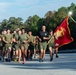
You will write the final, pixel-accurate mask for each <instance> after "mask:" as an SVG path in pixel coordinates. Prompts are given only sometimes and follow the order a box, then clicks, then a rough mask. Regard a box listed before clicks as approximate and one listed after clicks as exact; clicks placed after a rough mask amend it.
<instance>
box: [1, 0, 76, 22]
mask: <svg viewBox="0 0 76 75" xmlns="http://www.w3.org/2000/svg"><path fill="white" fill-rule="evenodd" d="M71 3H75V4H76V0H0V22H1V21H2V20H3V19H9V18H10V17H16V18H17V17H21V18H22V19H23V20H24V21H25V20H26V19H27V18H28V17H29V16H33V15H38V16H40V17H41V18H42V17H44V15H45V14H46V13H47V12H48V11H54V10H56V11H57V10H58V9H59V8H60V7H63V6H64V7H68V6H70V5H71Z"/></svg>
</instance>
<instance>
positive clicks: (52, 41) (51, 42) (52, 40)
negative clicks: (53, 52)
mask: <svg viewBox="0 0 76 75" xmlns="http://www.w3.org/2000/svg"><path fill="white" fill-rule="evenodd" d="M49 38H50V39H51V38H52V39H51V41H50V42H49V44H54V41H55V38H54V37H52V36H51V35H49Z"/></svg>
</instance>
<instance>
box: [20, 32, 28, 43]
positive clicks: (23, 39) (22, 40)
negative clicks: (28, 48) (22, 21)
mask: <svg viewBox="0 0 76 75" xmlns="http://www.w3.org/2000/svg"><path fill="white" fill-rule="evenodd" d="M28 39H29V36H28V34H27V33H24V34H21V35H20V43H24V41H27V40H28Z"/></svg>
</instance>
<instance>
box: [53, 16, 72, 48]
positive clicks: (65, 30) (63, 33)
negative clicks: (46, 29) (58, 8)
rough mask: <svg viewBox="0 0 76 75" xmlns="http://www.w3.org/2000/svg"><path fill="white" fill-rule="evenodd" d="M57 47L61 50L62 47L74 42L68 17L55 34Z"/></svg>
mask: <svg viewBox="0 0 76 75" xmlns="http://www.w3.org/2000/svg"><path fill="white" fill-rule="evenodd" d="M54 35H55V38H56V39H55V47H56V48H59V47H60V46H62V45H65V44H68V43H70V42H72V41H73V38H72V37H71V35H70V29H69V27H68V17H66V18H65V19H64V20H63V22H62V23H61V24H60V26H59V27H57V28H56V30H55V32H54Z"/></svg>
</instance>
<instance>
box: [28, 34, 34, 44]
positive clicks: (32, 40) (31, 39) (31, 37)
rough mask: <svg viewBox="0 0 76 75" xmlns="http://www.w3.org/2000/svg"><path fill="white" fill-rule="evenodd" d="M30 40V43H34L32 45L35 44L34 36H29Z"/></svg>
mask: <svg viewBox="0 0 76 75" xmlns="http://www.w3.org/2000/svg"><path fill="white" fill-rule="evenodd" d="M29 40H30V42H32V43H33V42H34V40H35V39H34V36H33V35H31V36H29Z"/></svg>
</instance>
